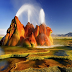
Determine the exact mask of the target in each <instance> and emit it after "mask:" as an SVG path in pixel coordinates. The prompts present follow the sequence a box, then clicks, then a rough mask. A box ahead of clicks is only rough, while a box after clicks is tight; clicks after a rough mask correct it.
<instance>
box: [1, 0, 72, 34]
mask: <svg viewBox="0 0 72 72" xmlns="http://www.w3.org/2000/svg"><path fill="white" fill-rule="evenodd" d="M25 3H31V4H32V3H36V4H38V5H39V6H40V7H41V8H43V9H44V12H45V20H46V24H47V26H50V27H51V28H52V30H53V34H66V33H68V32H72V0H0V34H5V33H6V30H7V29H8V27H9V26H10V23H11V20H12V19H13V18H14V16H15V15H16V13H17V11H18V9H19V8H20V7H21V6H22V5H23V4H25Z"/></svg>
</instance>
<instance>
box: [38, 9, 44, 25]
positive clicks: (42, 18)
mask: <svg viewBox="0 0 72 72" xmlns="http://www.w3.org/2000/svg"><path fill="white" fill-rule="evenodd" d="M39 20H40V23H41V24H43V23H45V13H44V10H43V9H41V10H40V15H39Z"/></svg>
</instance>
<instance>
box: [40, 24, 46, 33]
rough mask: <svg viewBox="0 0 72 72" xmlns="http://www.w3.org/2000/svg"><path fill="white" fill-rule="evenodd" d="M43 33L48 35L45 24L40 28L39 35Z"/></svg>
mask: <svg viewBox="0 0 72 72" xmlns="http://www.w3.org/2000/svg"><path fill="white" fill-rule="evenodd" d="M41 33H43V34H46V27H45V24H41V25H40V26H39V34H41Z"/></svg>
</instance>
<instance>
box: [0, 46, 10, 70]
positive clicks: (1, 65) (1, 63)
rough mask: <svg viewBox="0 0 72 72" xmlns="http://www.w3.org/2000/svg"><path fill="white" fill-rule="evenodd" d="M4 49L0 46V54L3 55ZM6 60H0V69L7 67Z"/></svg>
mask: <svg viewBox="0 0 72 72" xmlns="http://www.w3.org/2000/svg"><path fill="white" fill-rule="evenodd" d="M3 54H5V53H4V50H3V49H2V48H1V47H0V55H3ZM8 65H9V64H8V61H7V60H0V71H3V70H5V69H6V68H7V67H8Z"/></svg>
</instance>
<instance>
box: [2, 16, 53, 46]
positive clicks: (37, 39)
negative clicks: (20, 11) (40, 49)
mask: <svg viewBox="0 0 72 72" xmlns="http://www.w3.org/2000/svg"><path fill="white" fill-rule="evenodd" d="M52 32H53V31H52V30H51V28H50V27H47V26H46V25H45V24H40V25H39V26H38V25H36V27H35V28H34V26H33V24H31V23H30V22H28V23H27V25H26V26H25V27H24V25H23V24H22V23H21V22H20V21H19V19H18V17H17V16H15V17H14V19H12V22H11V24H10V27H9V28H8V29H7V34H6V35H5V36H4V37H3V38H2V40H1V45H4V46H5V45H6V46H20V45H21V46H24V47H36V46H37V45H41V46H43V45H45V46H51V45H53V39H52V37H51V33H52Z"/></svg>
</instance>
